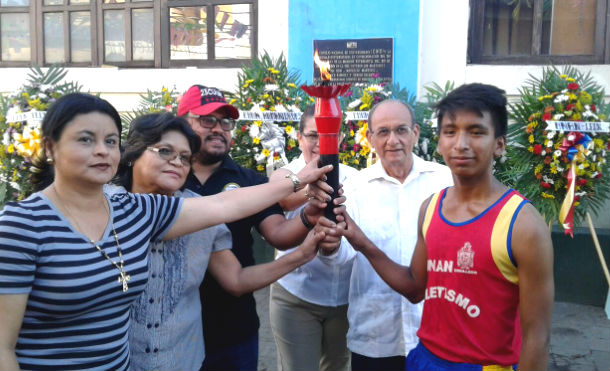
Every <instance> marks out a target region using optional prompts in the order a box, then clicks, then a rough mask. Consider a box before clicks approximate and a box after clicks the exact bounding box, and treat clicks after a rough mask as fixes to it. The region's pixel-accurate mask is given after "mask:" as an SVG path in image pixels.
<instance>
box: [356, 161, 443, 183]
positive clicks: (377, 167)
mask: <svg viewBox="0 0 610 371" xmlns="http://www.w3.org/2000/svg"><path fill="white" fill-rule="evenodd" d="M411 156H413V157H412V158H413V166H412V167H411V171H410V172H409V175H407V179H405V182H404V184H407V183H409V182H410V181H411V179H415V178H417V177H418V176H419V174H421V173H427V172H430V171H434V164H433V163H431V162H429V161H425V160H423V159H421V158H420V157H418V156H417V155H415V154H414V153H411ZM370 169H371V170H370V171H369V172H367V179H366V180H367V181H368V182H370V181H372V180H376V179H383V180H387V181H389V182H392V183H397V184H400V182H399V181H398V179H396V178H394V177H391V176H390V175H388V173H387V171H386V170H385V169H384V168H383V166H382V165H381V160H379V161H377V162H376V163H375V164H373V165H372V166H371V168H370Z"/></svg>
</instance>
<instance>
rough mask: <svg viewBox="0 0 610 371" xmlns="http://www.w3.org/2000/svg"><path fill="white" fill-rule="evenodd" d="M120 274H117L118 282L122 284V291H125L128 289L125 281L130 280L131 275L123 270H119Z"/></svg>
mask: <svg viewBox="0 0 610 371" xmlns="http://www.w3.org/2000/svg"><path fill="white" fill-rule="evenodd" d="M120 272H121V275H120V276H119V279H118V283H122V284H123V292H127V290H129V286H127V282H129V281H130V280H131V276H130V275H128V274H127V273H125V271H124V270H121V271H120Z"/></svg>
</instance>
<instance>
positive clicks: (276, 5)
mask: <svg viewBox="0 0 610 371" xmlns="http://www.w3.org/2000/svg"><path fill="white" fill-rule="evenodd" d="M258 26H259V27H258V46H259V52H260V53H262V52H263V51H264V50H266V51H267V52H269V54H270V55H271V56H273V57H277V56H279V55H280V53H282V51H283V52H284V55H285V56H286V55H287V51H288V0H261V1H259V3H258ZM239 71H240V69H239V68H196V67H186V68H171V69H152V68H137V69H134V68H123V69H119V68H116V67H100V68H69V69H68V74H67V75H66V81H77V82H78V83H80V84H81V85H83V86H84V90H85V91H90V92H92V93H101V96H102V98H104V99H107V100H108V101H109V102H110V103H112V104H113V105H114V106H115V107H116V109H117V110H119V111H131V110H132V109H133V108H135V107H136V106H137V104H138V102H139V99H140V98H139V95H140V94H142V93H145V92H146V90H147V89H150V90H155V91H158V90H160V89H161V87H162V86H166V87H175V88H176V90H178V91H180V92H183V91H185V90H186V89H188V87H189V86H191V85H193V84H202V85H208V86H215V87H217V88H220V89H223V90H227V91H234V90H235V87H236V85H237V74H238V72H239ZM28 72H29V69H27V68H0V81H2V84H1V85H0V93H9V92H12V91H14V90H16V89H18V88H19V87H20V86H21V85H23V83H24V82H25V81H26V80H27V74H28Z"/></svg>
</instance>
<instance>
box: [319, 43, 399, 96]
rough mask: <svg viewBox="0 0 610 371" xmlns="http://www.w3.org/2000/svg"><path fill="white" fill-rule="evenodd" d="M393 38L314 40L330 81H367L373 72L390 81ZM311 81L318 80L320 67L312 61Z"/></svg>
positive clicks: (343, 82)
mask: <svg viewBox="0 0 610 371" xmlns="http://www.w3.org/2000/svg"><path fill="white" fill-rule="evenodd" d="M393 41H394V40H393V39H392V38H383V39H345V40H314V41H313V49H314V51H315V50H317V51H318V55H319V56H320V59H321V60H323V61H328V62H330V74H331V76H332V84H333V85H338V84H350V83H351V84H354V83H367V82H368V81H369V80H370V79H371V78H372V77H373V75H375V74H378V75H379V78H380V79H381V80H382V82H385V83H392V77H393V76H392V72H393V68H392V67H393V62H394V59H393V50H394V48H393ZM313 81H314V83H316V84H317V83H320V81H321V79H320V70H319V69H318V67H317V66H316V65H315V64H314V68H313Z"/></svg>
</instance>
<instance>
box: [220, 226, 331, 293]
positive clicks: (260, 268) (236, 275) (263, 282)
mask: <svg viewBox="0 0 610 371" xmlns="http://www.w3.org/2000/svg"><path fill="white" fill-rule="evenodd" d="M323 238H324V233H323V232H316V230H315V229H314V230H311V231H310V232H309V234H308V235H307V237H306V238H305V241H303V243H302V244H301V246H300V247H299V248H298V249H296V250H295V251H293V252H291V253H289V254H286V255H284V256H282V257H280V258H279V259H277V260H274V261H272V262H270V263H265V264H259V265H253V266H251V267H246V268H243V267H242V266H241V264H240V263H239V261H238V260H237V258H236V257H235V255H233V253H232V252H231V250H221V251H217V252H215V253H212V256H211V257H210V264H209V270H210V273H211V274H212V275H213V276H214V278H216V280H217V281H218V282H219V283H220V285H221V286H222V287H223V288H224V289H225V290H227V291H228V292H229V293H231V295H234V296H241V295H243V294H245V293H247V292H252V291H254V290H258V289H260V288H262V287H265V286H267V285H269V284H270V283H272V282H275V281H276V280H277V279H278V278H280V277H282V276H284V275H285V274H287V273H289V272H291V271H293V270H294V269H295V268H297V267H299V266H301V265H303V264H305V263H307V262H309V261H310V260H312V259H313V258H314V257H315V256H316V251H317V247H316V246H317V244H318V242H320V241H321V240H322V239H323Z"/></svg>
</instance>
